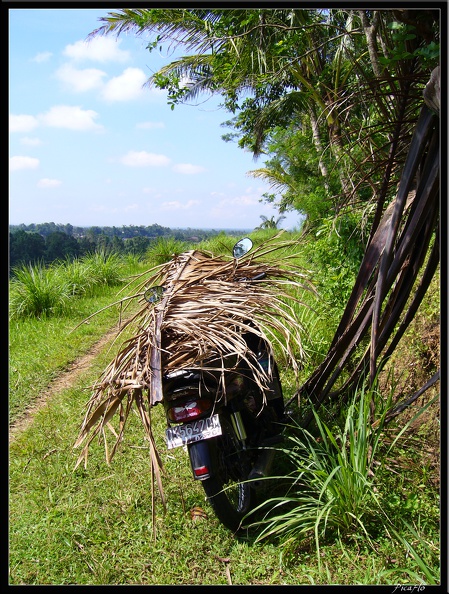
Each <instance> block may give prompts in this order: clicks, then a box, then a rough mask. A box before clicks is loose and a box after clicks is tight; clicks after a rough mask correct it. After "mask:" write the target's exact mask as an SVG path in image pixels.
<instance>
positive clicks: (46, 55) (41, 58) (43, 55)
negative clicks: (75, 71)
mask: <svg viewBox="0 0 449 594" xmlns="http://www.w3.org/2000/svg"><path fill="white" fill-rule="evenodd" d="M52 55H53V54H52V53H51V52H40V53H39V54H36V55H35V56H34V58H32V60H31V61H32V62H37V63H38V64H40V63H41V62H47V61H48V60H49V59H50V58H51V57H52Z"/></svg>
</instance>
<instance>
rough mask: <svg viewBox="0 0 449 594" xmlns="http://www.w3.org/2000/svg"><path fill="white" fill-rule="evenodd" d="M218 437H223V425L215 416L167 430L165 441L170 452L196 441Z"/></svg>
mask: <svg viewBox="0 0 449 594" xmlns="http://www.w3.org/2000/svg"><path fill="white" fill-rule="evenodd" d="M217 435H221V425H220V419H219V417H218V415H213V416H212V417H208V418H207V419H198V420H197V421H192V422H191V423H185V424H184V425H175V426H174V427H169V428H168V429H166V430H165V439H166V441H167V448H168V449H169V450H171V449H173V448H179V447H180V446H183V445H187V444H188V443H193V442H194V441H200V440H202V439H210V438H211V437H216V436H217Z"/></svg>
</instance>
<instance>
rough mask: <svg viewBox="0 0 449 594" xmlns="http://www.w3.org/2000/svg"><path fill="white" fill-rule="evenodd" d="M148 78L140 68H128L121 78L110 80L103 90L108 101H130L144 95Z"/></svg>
mask: <svg viewBox="0 0 449 594" xmlns="http://www.w3.org/2000/svg"><path fill="white" fill-rule="evenodd" d="M146 80H147V77H146V75H145V73H144V72H143V70H140V68H126V70H124V71H123V73H122V74H121V75H120V76H116V77H114V78H111V80H109V81H108V82H107V83H106V84H105V86H104V89H103V93H102V94H103V97H104V99H106V100H107V101H128V100H129V99H136V98H138V97H140V96H141V95H143V94H144V90H143V88H142V87H143V85H144V84H145V82H146Z"/></svg>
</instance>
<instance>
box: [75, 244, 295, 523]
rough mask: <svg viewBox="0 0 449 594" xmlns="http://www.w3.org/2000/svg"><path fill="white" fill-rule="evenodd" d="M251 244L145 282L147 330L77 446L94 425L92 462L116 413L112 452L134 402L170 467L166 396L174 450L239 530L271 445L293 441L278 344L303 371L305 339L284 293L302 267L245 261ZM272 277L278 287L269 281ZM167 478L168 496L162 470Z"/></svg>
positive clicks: (104, 381)
mask: <svg viewBox="0 0 449 594" xmlns="http://www.w3.org/2000/svg"><path fill="white" fill-rule="evenodd" d="M252 247H253V243H252V241H251V240H250V239H249V238H244V239H242V240H240V241H239V242H237V243H236V244H235V246H234V248H233V259H232V261H226V260H224V259H222V258H214V257H212V256H211V255H209V254H205V253H204V252H200V251H197V250H192V251H190V252H185V253H184V254H181V255H180V256H178V257H175V258H173V260H172V261H171V262H170V263H169V264H168V265H164V266H162V269H161V270H159V271H158V272H156V274H155V275H153V276H152V277H151V279H150V282H149V281H148V280H145V281H144V283H143V289H144V290H143V291H141V292H139V293H138V295H139V297H140V298H141V297H142V296H143V301H144V302H145V303H146V304H147V305H146V306H144V308H143V310H141V311H140V312H139V313H138V314H137V315H136V316H134V318H133V321H134V322H135V321H136V320H137V321H139V327H138V331H137V333H136V334H135V336H134V337H133V338H132V339H130V340H129V341H128V343H126V344H125V347H124V348H123V349H122V350H121V351H120V353H119V354H118V355H117V356H116V357H115V359H114V360H113V362H112V363H111V364H110V365H109V367H108V368H107V369H106V370H105V372H104V373H103V375H102V378H101V379H100V381H99V383H97V385H96V386H94V388H95V391H94V395H93V397H92V398H91V400H90V402H89V406H88V412H87V414H86V417H85V420H84V423H83V426H82V429H81V431H80V435H79V438H78V440H77V442H76V443H75V446H78V445H80V444H81V443H82V441H83V440H84V439H85V437H86V436H87V434H88V433H89V431H91V430H92V429H94V430H93V435H92V437H91V438H90V440H89V441H88V443H87V445H86V446H85V448H84V450H83V452H82V454H81V455H80V457H79V459H78V462H77V464H79V463H80V462H81V460H82V459H84V460H85V463H86V461H87V449H88V447H89V444H90V442H91V441H92V439H93V437H94V436H95V435H96V434H99V433H101V434H103V435H104V428H105V427H106V426H108V424H109V422H110V419H111V418H112V416H113V415H114V413H116V412H118V413H119V417H120V418H121V423H120V428H119V432H118V433H117V432H115V435H116V437H117V440H116V444H115V446H114V447H113V449H112V451H111V452H110V456H109V458H111V457H112V455H113V454H114V452H115V450H116V448H117V446H118V444H119V443H120V441H121V440H122V438H123V431H124V427H125V420H126V417H127V413H128V412H129V410H130V407H131V404H132V402H135V404H136V405H137V408H138V410H139V413H140V417H141V419H142V422H143V424H144V426H145V428H146V430H147V436H148V439H149V441H150V452H151V456H152V462H153V468H154V469H157V468H160V467H161V466H162V463H161V459H160V455H159V454H158V452H157V449H156V447H155V442H154V438H153V435H152V431H151V419H150V415H149V409H151V408H152V407H154V406H155V405H157V404H160V403H162V405H163V408H164V412H165V418H166V421H167V428H166V431H165V438H166V445H167V448H168V449H169V450H170V449H174V448H179V447H184V448H185V449H186V450H187V452H188V456H189V460H190V465H191V470H192V476H193V478H194V479H195V480H199V481H201V484H202V487H203V489H204V492H205V494H206V498H207V501H208V502H209V504H210V505H211V507H212V509H213V510H214V513H215V515H216V516H217V518H218V519H219V520H220V521H221V523H222V524H223V525H224V526H226V527H227V528H229V529H230V530H232V531H237V530H238V529H239V528H240V527H241V525H242V520H243V518H244V517H245V516H246V515H247V514H248V513H249V512H250V511H251V510H252V509H254V507H255V506H256V504H257V493H258V491H260V487H261V485H262V483H263V481H264V479H265V478H266V477H268V476H269V474H270V470H271V467H272V464H273V460H274V455H275V449H274V448H273V446H274V445H275V444H276V443H279V442H280V441H282V439H283V429H284V427H285V411H284V398H283V393H282V385H281V380H280V375H279V369H278V365H277V363H276V361H275V357H274V348H273V344H272V343H273V341H274V340H278V341H279V342H282V341H280V338H279V337H280V336H282V335H283V336H284V337H285V338H286V340H285V341H284V349H283V352H284V354H286V355H287V356H288V358H289V361H290V364H291V366H292V367H293V368H294V370H296V371H297V361H296V358H295V355H294V352H293V348H292V345H293V344H296V345H297V346H298V345H299V346H300V343H299V342H298V341H296V342H295V340H294V338H295V333H291V332H290V330H288V324H290V325H292V327H295V322H296V326H297V321H296V320H295V319H294V317H293V316H292V314H291V313H290V312H289V311H288V308H287V309H286V304H285V301H283V300H282V295H281V294H280V292H279V286H280V284H281V285H282V283H284V284H285V283H286V282H287V284H289V285H290V286H292V285H294V284H298V283H297V282H296V281H295V280H293V279H292V275H294V274H298V272H292V271H291V270H290V271H285V270H283V269H281V268H279V266H276V265H273V264H268V265H267V264H265V265H260V264H258V262H257V261H256V260H257V259H252V258H248V257H247V256H248V254H249V253H250V251H251V249H252ZM273 277H274V278H276V279H277V282H278V285H277V290H278V292H277V294H274V293H273V291H270V290H268V289H267V287H264V286H263V285H264V284H265V283H267V282H268V279H269V278H271V279H273ZM157 281H162V282H157ZM274 282H275V286H276V281H274ZM279 283H280V284H279ZM148 284H149V285H150V286H149V287H148ZM301 286H303V285H301ZM144 393H146V394H147V401H145V398H144ZM125 397H127V398H128V401H127V405H125V404H124V402H123V401H124V400H125ZM95 425H96V426H95ZM106 451H108V448H106ZM157 480H158V484H159V490H160V491H161V494H162V492H163V489H162V484H161V480H160V474H157Z"/></svg>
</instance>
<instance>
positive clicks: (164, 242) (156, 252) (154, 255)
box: [146, 237, 189, 265]
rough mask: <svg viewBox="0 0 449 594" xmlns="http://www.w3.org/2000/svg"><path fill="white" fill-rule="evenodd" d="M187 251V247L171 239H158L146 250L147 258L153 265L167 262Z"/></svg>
mask: <svg viewBox="0 0 449 594" xmlns="http://www.w3.org/2000/svg"><path fill="white" fill-rule="evenodd" d="M188 249H189V245H188V244H187V243H186V242H184V241H180V240H179V239H174V238H173V237H159V238H158V239H157V241H156V242H155V244H154V245H153V246H151V247H150V248H149V249H148V250H147V254H146V255H147V258H148V260H150V262H152V263H153V264H155V265H158V264H165V262H169V261H170V260H171V259H172V258H173V256H179V254H182V253H183V252H185V251H186V250H188Z"/></svg>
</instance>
